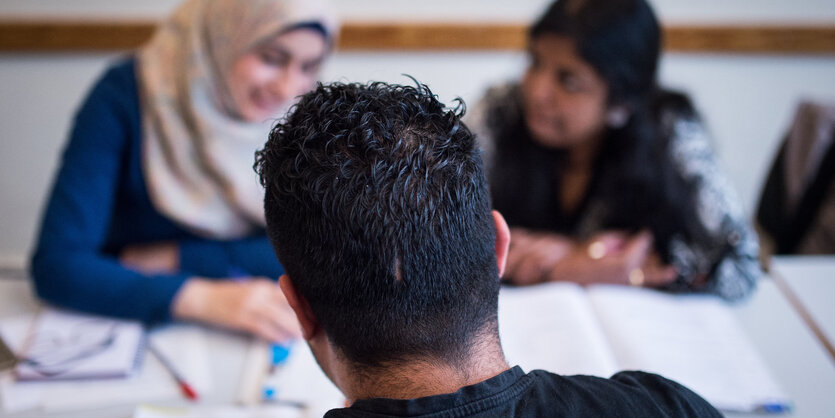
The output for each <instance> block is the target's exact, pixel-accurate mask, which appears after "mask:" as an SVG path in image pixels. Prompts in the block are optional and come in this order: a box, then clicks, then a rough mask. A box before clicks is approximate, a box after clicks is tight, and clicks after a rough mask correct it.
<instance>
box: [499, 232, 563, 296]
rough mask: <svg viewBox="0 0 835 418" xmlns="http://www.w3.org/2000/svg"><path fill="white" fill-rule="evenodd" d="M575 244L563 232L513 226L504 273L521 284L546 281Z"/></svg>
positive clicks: (514, 281)
mask: <svg viewBox="0 0 835 418" xmlns="http://www.w3.org/2000/svg"><path fill="white" fill-rule="evenodd" d="M574 247H575V243H574V241H572V240H571V239H570V238H566V237H564V236H562V235H557V234H551V233H547V232H534V231H529V230H526V229H522V228H513V229H511V230H510V252H509V253H508V256H507V265H506V266H505V277H508V278H510V279H511V280H512V281H513V283H515V284H520V285H527V284H534V283H539V282H543V281H545V280H547V277H548V273H549V272H550V271H551V270H552V269H553V268H554V266H555V265H556V264H557V263H558V262H559V261H560V260H561V259H562V258H563V257H565V256H566V255H568V254H569V253H571V252H572V251H573V250H574Z"/></svg>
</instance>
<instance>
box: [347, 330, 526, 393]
mask: <svg viewBox="0 0 835 418" xmlns="http://www.w3.org/2000/svg"><path fill="white" fill-rule="evenodd" d="M468 359H469V360H468V364H466V365H464V366H459V367H456V366H454V365H451V364H448V363H445V362H443V361H441V360H439V359H436V360H433V359H429V360H419V361H414V362H411V363H407V364H401V365H397V366H392V367H388V368H385V369H382V370H380V371H378V372H374V373H373V374H372V373H367V370H366V371H365V372H364V373H357V374H354V376H363V375H364V376H363V377H362V378H358V379H354V380H353V381H352V382H351V384H349V385H347V386H348V387H345V388H342V390H343V392H344V393H345V395H346V396H347V397H348V401H349V402H350V403H352V402H353V401H355V400H357V399H371V398H389V399H416V398H422V397H426V396H432V395H441V394H445V393H453V392H456V391H457V390H458V389H460V388H462V387H464V386H470V385H474V384H476V383H480V382H483V381H485V380H487V379H490V378H491V377H494V376H496V375H498V374H501V373H502V372H504V371H506V370H508V369H509V368H510V366H508V364H507V361H506V360H505V358H504V354H503V353H502V349H501V345H499V343H498V341H497V342H496V343H494V344H490V345H489V346H487V347H482V348H481V349H478V350H476V352H474V353H472V355H471V356H469V357H468Z"/></svg>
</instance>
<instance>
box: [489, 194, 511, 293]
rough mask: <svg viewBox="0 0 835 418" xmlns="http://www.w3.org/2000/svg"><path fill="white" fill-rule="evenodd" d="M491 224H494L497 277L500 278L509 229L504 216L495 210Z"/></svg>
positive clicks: (504, 260) (508, 238) (508, 242)
mask: <svg viewBox="0 0 835 418" xmlns="http://www.w3.org/2000/svg"><path fill="white" fill-rule="evenodd" d="M493 222H494V223H495V224H496V263H498V267H499V277H502V275H503V274H504V267H505V264H506V263H507V250H508V248H510V228H508V227H507V222H505V220H504V216H502V214H501V213H499V212H498V211H495V210H494V211H493Z"/></svg>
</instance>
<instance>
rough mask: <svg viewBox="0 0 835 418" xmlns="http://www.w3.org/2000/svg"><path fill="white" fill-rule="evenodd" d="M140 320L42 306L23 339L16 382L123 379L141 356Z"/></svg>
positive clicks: (141, 331)
mask: <svg viewBox="0 0 835 418" xmlns="http://www.w3.org/2000/svg"><path fill="white" fill-rule="evenodd" d="M143 343H144V330H143V329H142V325H141V324H140V323H139V322H135V321H121V320H116V319H109V318H104V317H99V316H93V315H86V314H80V313H74V312H67V311H62V310H57V309H51V308H46V309H44V310H42V311H41V312H40V313H39V314H38V316H37V318H36V319H35V324H34V326H33V329H32V331H31V333H30V335H29V336H28V337H27V341H26V343H25V348H24V356H25V358H26V359H27V360H25V361H22V362H21V363H20V365H18V367H17V376H18V379H19V380H22V381H25V380H56V379H60V380H63V379H86V378H114V377H126V376H129V375H130V374H132V373H133V372H134V371H135V370H136V368H137V366H138V364H139V362H140V360H141V357H140V356H141V354H142V347H143Z"/></svg>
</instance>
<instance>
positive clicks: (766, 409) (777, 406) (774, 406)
mask: <svg viewBox="0 0 835 418" xmlns="http://www.w3.org/2000/svg"><path fill="white" fill-rule="evenodd" d="M791 409H792V408H791V405H789V404H786V403H780V402H772V403H763V404H760V405H759V406H757V409H756V410H755V411H754V412H756V413H760V414H763V413H764V414H784V413H787V412H789V411H791Z"/></svg>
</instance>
